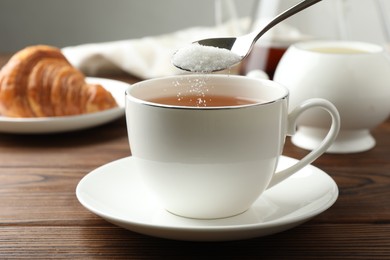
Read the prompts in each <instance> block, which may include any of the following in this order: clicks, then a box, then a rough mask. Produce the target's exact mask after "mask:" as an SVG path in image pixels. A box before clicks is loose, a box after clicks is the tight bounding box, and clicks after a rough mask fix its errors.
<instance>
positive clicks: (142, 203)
mask: <svg viewBox="0 0 390 260" xmlns="http://www.w3.org/2000/svg"><path fill="white" fill-rule="evenodd" d="M295 161H296V160H295V159H291V158H289V157H284V156H282V157H281V159H280V163H279V167H278V168H279V169H282V168H284V167H287V165H290V164H292V163H294V162H295ZM140 182H141V181H140V179H139V177H138V174H137V173H136V172H135V169H134V164H133V159H132V158H131V157H128V158H124V159H120V160H117V161H114V162H111V163H108V164H106V165H104V166H101V167H99V168H97V169H95V170H94V171H92V172H91V173H89V174H88V175H86V176H85V177H84V178H83V179H82V180H81V181H80V183H79V184H78V186H77V189H76V195H77V198H78V200H79V201H80V203H81V204H82V205H83V206H84V207H86V208H87V209H88V210H90V211H92V212H93V213H95V214H97V215H98V216H100V217H102V218H104V219H106V220H107V221H109V222H111V223H113V224H115V225H118V226H121V227H123V228H126V229H128V230H131V231H134V232H138V233H141V234H146V235H150V236H156V237H161V238H168V239H176V240H189V241H226V240H239V239H248V238H253V237H260V236H266V235H270V234H274V233H277V232H280V231H284V230H287V229H289V228H292V227H295V226H297V225H299V224H301V223H303V222H305V221H307V220H309V219H310V218H312V217H314V216H316V215H318V214H320V213H321V212H323V211H325V210H326V209H328V208H329V207H330V206H331V205H333V203H334V202H335V201H336V199H337V197H338V188H337V185H336V183H335V182H334V181H333V180H332V178H331V177H329V176H328V175H327V174H326V173H325V172H323V171H321V170H320V169H318V168H316V167H314V166H312V165H309V166H307V167H305V168H304V169H302V170H301V171H299V172H297V173H296V174H294V175H293V176H292V177H290V178H288V179H287V180H286V181H284V182H282V183H280V184H279V185H276V186H274V187H273V188H271V189H269V190H267V191H266V192H265V193H263V195H262V196H261V197H260V198H259V199H258V200H257V201H256V202H255V203H254V205H253V206H252V208H250V209H249V210H248V211H246V212H245V213H243V214H241V215H238V216H235V217H230V218H225V219H216V220H198V219H189V218H183V217H179V216H176V215H173V214H171V213H169V212H167V211H166V210H164V209H163V208H161V207H160V206H159V204H158V203H157V202H156V201H155V200H154V199H153V197H151V196H150V195H149V194H148V192H147V191H145V189H144V187H143V185H142V183H140Z"/></svg>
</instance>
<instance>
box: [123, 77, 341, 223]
mask: <svg viewBox="0 0 390 260" xmlns="http://www.w3.org/2000/svg"><path fill="white" fill-rule="evenodd" d="M288 99H289V92H288V90H287V89H286V88H285V87H283V86H282V85H280V84H278V83H275V82H273V81H269V80H263V79H256V78H249V77H245V76H232V75H218V74H214V75H204V74H200V75H179V76H172V77H166V78H159V79H151V80H145V81H141V82H139V83H136V84H134V85H132V86H131V87H130V88H129V89H128V90H127V91H126V120H127V128H128V137H129V143H130V149H131V153H132V156H133V158H134V162H135V167H136V169H137V172H138V174H139V175H140V176H141V178H142V180H143V182H144V184H145V187H146V188H147V189H148V190H150V192H151V193H152V194H154V195H155V197H156V199H158V200H159V201H160V203H161V205H162V207H164V208H165V209H166V210H168V211H169V212H171V213H173V214H176V215H179V216H183V217H188V218H198V219H215V218H225V217H230V216H234V215H237V214H240V213H243V212H245V211H246V210H247V209H249V208H250V207H251V205H252V204H253V203H254V202H255V201H256V199H257V198H258V197H259V196H260V195H261V194H262V193H263V191H264V190H266V189H267V188H270V187H272V186H273V185H276V184H277V183H279V182H281V181H283V180H284V179H286V178H288V177H289V176H291V175H292V174H294V173H295V172H297V171H298V170H300V169H301V168H303V167H304V166H306V165H308V164H310V163H311V162H313V161H314V160H315V159H316V158H317V157H318V156H320V155H321V154H322V153H324V152H325V151H326V149H327V148H328V147H329V146H330V145H331V144H332V142H333V140H334V139H335V138H336V136H337V133H338V129H339V127H340V121H339V115H338V112H337V110H336V108H335V107H334V106H333V105H332V104H331V103H330V102H329V101H326V100H323V99H311V100H306V101H304V102H302V103H301V104H300V105H299V106H298V107H297V108H296V109H295V110H294V111H292V112H291V113H290V114H289V113H288ZM312 108H321V109H324V110H325V111H327V112H328V113H329V114H330V116H329V117H330V118H331V121H332V126H331V127H330V130H329V133H328V135H327V136H326V137H325V138H324V142H323V143H322V144H321V145H319V146H318V147H317V148H316V149H315V151H313V152H312V153H310V154H308V155H307V156H306V157H304V158H303V159H301V160H300V161H298V162H297V163H296V164H295V165H293V166H291V167H289V168H287V169H284V170H282V171H280V172H276V173H275V171H276V166H277V164H278V160H279V157H280V155H281V154H282V150H283V146H284V142H285V138H286V136H287V135H292V134H294V131H295V125H296V121H297V118H298V117H299V116H300V115H301V113H303V112H305V111H307V110H311V109H312ZM308 188H310V187H308Z"/></svg>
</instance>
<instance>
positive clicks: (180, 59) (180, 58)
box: [172, 44, 242, 72]
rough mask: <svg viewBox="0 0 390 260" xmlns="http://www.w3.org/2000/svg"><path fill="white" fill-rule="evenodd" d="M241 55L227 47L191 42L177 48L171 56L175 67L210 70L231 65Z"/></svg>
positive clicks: (197, 70)
mask: <svg viewBox="0 0 390 260" xmlns="http://www.w3.org/2000/svg"><path fill="white" fill-rule="evenodd" d="M241 59H242V57H241V56H239V55H237V54H235V53H233V52H231V51H229V50H228V49H223V48H217V47H212V46H204V45H200V44H191V45H189V46H186V47H184V48H181V49H179V50H178V51H177V52H176V53H175V54H174V55H173V58H172V62H173V64H174V65H175V66H176V67H179V68H181V69H184V70H187V71H192V72H212V71H218V70H223V69H227V68H230V67H232V66H233V65H234V64H236V63H238V62H240V61H241Z"/></svg>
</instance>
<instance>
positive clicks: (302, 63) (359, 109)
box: [274, 41, 390, 153]
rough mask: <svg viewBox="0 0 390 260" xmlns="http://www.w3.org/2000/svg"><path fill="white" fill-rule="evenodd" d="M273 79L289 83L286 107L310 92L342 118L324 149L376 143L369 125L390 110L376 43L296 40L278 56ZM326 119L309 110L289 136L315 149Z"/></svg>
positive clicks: (384, 63)
mask: <svg viewBox="0 0 390 260" xmlns="http://www.w3.org/2000/svg"><path fill="white" fill-rule="evenodd" d="M274 80H275V81H276V82H278V83H281V84H282V85H284V86H286V87H287V88H288V89H289V91H290V109H294V107H296V106H298V105H299V104H300V103H301V102H302V101H303V100H306V99H309V98H314V97H317V98H324V99H327V100H329V101H330V102H332V103H333V104H334V105H335V106H336V107H337V109H338V111H339V113H340V117H341V122H342V124H341V129H340V133H339V135H338V137H337V139H336V140H335V142H334V143H333V145H332V146H331V147H330V148H329V149H328V152H332V153H352V152H362V151H366V150H369V149H371V148H373V147H374V146H375V139H374V138H373V137H372V135H371V134H370V130H371V129H373V128H374V127H376V126H377V125H379V124H380V123H382V122H383V121H385V120H386V118H387V117H388V116H389V113H390V102H389V99H390V61H389V57H387V54H386V53H385V50H384V49H383V48H382V47H381V46H379V45H375V44H370V43H364V42H349V41H308V42H301V43H297V44H294V45H292V46H291V47H290V48H289V49H288V50H287V52H286V53H285V54H284V56H283V57H282V59H281V60H280V62H279V64H278V67H277V69H276V72H275V76H274ZM329 124H330V122H329V120H328V118H327V115H326V113H323V112H322V111H311V112H310V113H307V114H305V115H304V116H302V117H301V118H300V119H299V121H298V131H297V133H296V134H295V135H294V136H293V138H292V142H293V143H294V144H295V145H297V146H299V147H302V148H305V149H309V150H311V149H314V148H315V147H317V146H318V144H319V143H320V142H321V141H322V139H323V138H324V136H325V135H326V132H327V129H328V127H329Z"/></svg>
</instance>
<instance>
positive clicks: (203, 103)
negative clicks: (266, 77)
mask: <svg viewBox="0 0 390 260" xmlns="http://www.w3.org/2000/svg"><path fill="white" fill-rule="evenodd" d="M148 101H150V102H153V103H158V104H164V105H172V106H188V107H224V106H241V105H249V104H254V103H259V101H258V100H255V99H247V98H242V97H233V96H223V95H218V96H211V95H205V96H199V95H185V96H168V97H159V98H154V99H150V100H148Z"/></svg>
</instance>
